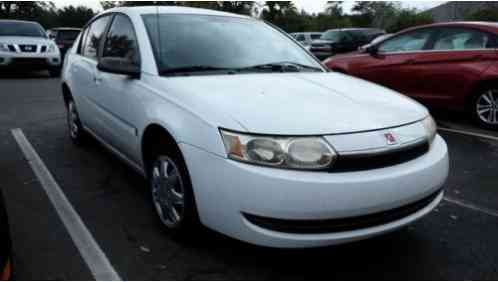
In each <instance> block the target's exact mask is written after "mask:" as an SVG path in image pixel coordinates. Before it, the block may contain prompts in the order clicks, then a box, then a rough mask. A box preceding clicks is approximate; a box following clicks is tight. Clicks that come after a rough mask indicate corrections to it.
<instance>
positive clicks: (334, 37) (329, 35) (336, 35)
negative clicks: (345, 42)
mask: <svg viewBox="0 0 498 282" xmlns="http://www.w3.org/2000/svg"><path fill="white" fill-rule="evenodd" d="M341 38H342V32H341V31H339V30H331V31H327V32H325V33H324V34H323V35H322V37H321V38H320V39H322V40H327V41H332V42H339V41H341Z"/></svg>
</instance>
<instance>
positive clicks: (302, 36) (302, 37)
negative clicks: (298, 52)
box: [291, 32, 323, 47]
mask: <svg viewBox="0 0 498 282" xmlns="http://www.w3.org/2000/svg"><path fill="white" fill-rule="evenodd" d="M322 34H323V32H296V33H291V35H292V37H294V38H295V39H296V40H297V41H298V42H299V43H301V44H303V46H305V47H308V46H311V42H312V41H313V40H317V39H320V38H321V37H322Z"/></svg>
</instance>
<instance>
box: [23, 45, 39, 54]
mask: <svg viewBox="0 0 498 282" xmlns="http://www.w3.org/2000/svg"><path fill="white" fill-rule="evenodd" d="M19 49H20V50H21V52H24V53H35V52H36V45H28V44H21V45H19Z"/></svg>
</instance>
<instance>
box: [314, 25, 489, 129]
mask: <svg viewBox="0 0 498 282" xmlns="http://www.w3.org/2000/svg"><path fill="white" fill-rule="evenodd" d="M497 48H498V24H496V23H483V22H459V23H441V24H433V25H427V26H420V27H415V28H411V29H407V30H404V31H402V32H400V33H397V34H395V35H394V36H392V37H389V38H387V39H385V40H383V41H381V42H378V43H375V44H374V45H372V46H369V47H368V48H367V49H366V50H364V51H358V52H355V53H350V54H347V55H340V56H335V57H331V58H329V59H327V60H326V61H325V62H324V63H325V64H326V65H327V66H328V67H329V68H330V69H331V70H334V71H338V72H343V73H346V74H349V75H353V76H357V77H360V78H363V79H366V80H369V81H372V82H375V83H378V84H381V85H384V86H386V87H388V88H392V89H394V90H396V91H398V92H400V93H403V94H406V95H408V96H410V97H412V98H415V99H417V100H419V101H420V102H422V103H424V104H426V105H427V106H430V107H435V108H438V107H439V108H445V109H453V110H466V111H468V112H469V114H470V115H471V116H472V118H473V119H475V120H476V121H477V122H479V123H480V124H481V125H483V126H485V127H489V128H494V129H498V50H497Z"/></svg>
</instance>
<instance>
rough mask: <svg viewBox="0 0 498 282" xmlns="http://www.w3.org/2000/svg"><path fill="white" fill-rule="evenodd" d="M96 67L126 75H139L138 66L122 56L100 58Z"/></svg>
mask: <svg viewBox="0 0 498 282" xmlns="http://www.w3.org/2000/svg"><path fill="white" fill-rule="evenodd" d="M97 69H98V70H100V71H103V72H108V73H114V74H122V75H127V76H130V77H132V78H139V77H140V73H141V71H140V66H139V65H138V64H136V63H133V62H131V61H129V60H125V59H122V58H111V57H109V58H101V59H100V62H99V63H98V65H97Z"/></svg>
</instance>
